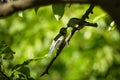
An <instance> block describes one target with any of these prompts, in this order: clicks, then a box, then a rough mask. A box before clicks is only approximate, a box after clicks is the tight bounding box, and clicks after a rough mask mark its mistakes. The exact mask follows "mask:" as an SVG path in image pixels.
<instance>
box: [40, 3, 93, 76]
mask: <svg viewBox="0 0 120 80" xmlns="http://www.w3.org/2000/svg"><path fill="white" fill-rule="evenodd" d="M93 8H94V4H91V6H90V7H89V9H88V10H87V11H86V13H85V14H84V15H83V16H82V18H81V19H80V21H79V23H78V24H77V25H74V27H72V31H71V32H70V35H68V37H67V38H66V39H64V40H63V41H62V43H61V44H60V47H59V49H58V50H57V52H56V56H55V57H53V59H52V60H51V61H50V63H49V64H48V65H47V67H46V69H45V71H44V72H43V73H42V74H41V75H40V76H43V75H45V74H48V71H49V69H50V67H51V66H52V64H53V62H54V61H55V60H56V59H57V57H58V56H59V55H60V53H61V51H62V50H63V49H64V47H65V45H66V43H69V41H70V40H71V38H72V36H73V35H74V34H75V32H76V31H78V30H80V29H82V28H83V27H84V25H85V23H84V21H85V19H86V18H88V15H89V14H90V13H91V12H92V10H93ZM76 26H77V27H76ZM67 28H68V26H67Z"/></svg>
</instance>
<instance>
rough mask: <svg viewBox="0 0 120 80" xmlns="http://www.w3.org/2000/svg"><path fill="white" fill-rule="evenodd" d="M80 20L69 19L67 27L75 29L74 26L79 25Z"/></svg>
mask: <svg viewBox="0 0 120 80" xmlns="http://www.w3.org/2000/svg"><path fill="white" fill-rule="evenodd" d="M79 22H80V19H79V18H71V19H70V20H69V21H68V24H67V27H75V26H76V25H79Z"/></svg>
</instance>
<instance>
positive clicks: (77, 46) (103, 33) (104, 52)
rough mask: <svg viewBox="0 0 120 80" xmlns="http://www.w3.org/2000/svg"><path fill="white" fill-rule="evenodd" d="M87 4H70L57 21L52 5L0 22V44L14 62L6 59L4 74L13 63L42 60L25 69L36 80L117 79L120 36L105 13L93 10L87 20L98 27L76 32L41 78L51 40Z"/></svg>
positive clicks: (97, 8) (81, 11)
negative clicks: (5, 48)
mask: <svg viewBox="0 0 120 80" xmlns="http://www.w3.org/2000/svg"><path fill="white" fill-rule="evenodd" d="M88 7H89V5H80V4H72V5H71V7H70V8H69V7H66V8H65V13H64V15H63V17H62V19H61V20H60V21H56V19H55V17H54V15H53V12H52V8H51V5H50V6H44V7H40V9H39V10H38V12H37V13H35V11H34V9H30V10H26V11H24V12H19V13H15V14H14V15H12V16H9V17H7V18H4V19H0V41H2V40H4V41H5V42H6V43H7V44H8V45H9V46H10V47H11V49H12V50H13V51H14V52H15V55H14V59H13V60H7V61H6V60H5V61H4V67H5V68H6V69H7V71H6V73H7V75H10V69H11V67H13V66H14V65H16V64H20V63H23V62H24V61H25V60H27V59H32V58H41V60H38V61H34V62H31V63H30V64H29V65H28V67H29V68H30V74H31V76H32V77H33V78H35V80H120V34H119V32H118V31H117V30H116V29H114V28H115V26H110V23H111V22H112V20H111V18H110V17H109V15H108V14H107V13H105V12H104V11H103V10H101V8H100V7H98V6H97V7H95V8H94V10H93V12H94V14H92V15H89V19H87V21H90V22H96V23H98V27H97V28H93V27H85V28H83V29H82V30H80V31H79V32H76V33H75V35H74V36H73V38H72V39H71V41H70V44H69V46H66V47H65V48H64V49H63V51H62V53H61V55H60V56H59V57H58V58H57V59H56V61H55V63H54V64H53V65H52V67H51V68H50V70H49V75H45V76H43V77H40V74H41V73H42V72H43V71H44V69H45V67H46V66H47V64H48V63H49V62H50V60H51V59H52V57H51V58H46V57H45V55H46V54H48V51H49V47H50V44H51V42H52V40H53V38H54V37H55V36H56V35H57V33H58V32H59V29H60V28H61V27H66V24H67V22H68V21H69V19H70V18H72V17H77V18H80V17H81V16H82V15H83V14H84V13H85V11H86V10H87V8H88Z"/></svg>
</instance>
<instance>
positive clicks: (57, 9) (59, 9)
mask: <svg viewBox="0 0 120 80" xmlns="http://www.w3.org/2000/svg"><path fill="white" fill-rule="evenodd" d="M65 5H66V4H53V5H52V10H53V14H54V16H55V18H56V19H57V20H60V19H61V18H62V16H63V14H64V9H65Z"/></svg>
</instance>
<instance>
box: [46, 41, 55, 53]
mask: <svg viewBox="0 0 120 80" xmlns="http://www.w3.org/2000/svg"><path fill="white" fill-rule="evenodd" d="M55 45H56V41H54V40H53V41H52V44H51V46H50V49H49V52H48V55H52V52H53V50H54V48H55Z"/></svg>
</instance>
